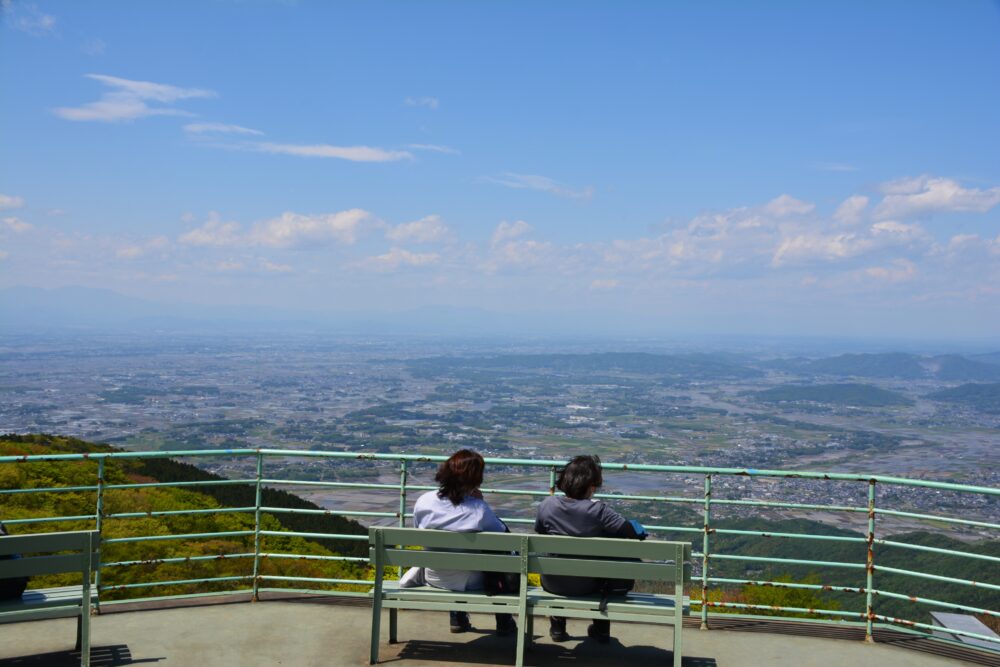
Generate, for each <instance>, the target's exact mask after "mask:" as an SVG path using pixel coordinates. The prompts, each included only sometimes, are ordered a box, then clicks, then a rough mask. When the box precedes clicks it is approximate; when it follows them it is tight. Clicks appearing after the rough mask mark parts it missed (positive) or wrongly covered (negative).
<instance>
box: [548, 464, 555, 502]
mask: <svg viewBox="0 0 1000 667" xmlns="http://www.w3.org/2000/svg"><path fill="white" fill-rule="evenodd" d="M549 495H550V496H554V495H556V467H555V466H552V467H551V468H549Z"/></svg>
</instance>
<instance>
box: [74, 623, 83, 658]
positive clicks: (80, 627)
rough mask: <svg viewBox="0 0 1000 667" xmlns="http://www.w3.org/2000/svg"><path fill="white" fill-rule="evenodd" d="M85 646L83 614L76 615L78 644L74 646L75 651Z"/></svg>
mask: <svg viewBox="0 0 1000 667" xmlns="http://www.w3.org/2000/svg"><path fill="white" fill-rule="evenodd" d="M82 648H83V615H80V616H77V617H76V646H74V647H73V650H74V651H79V650H81V649H82Z"/></svg>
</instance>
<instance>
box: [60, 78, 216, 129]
mask: <svg viewBox="0 0 1000 667" xmlns="http://www.w3.org/2000/svg"><path fill="white" fill-rule="evenodd" d="M86 76H87V77H88V78H90V79H94V80H95V81H99V82H100V83H102V84H104V85H105V86H107V87H109V88H111V89H112V90H110V91H108V92H105V93H104V94H103V95H102V96H101V98H100V99H99V100H97V101H96V102H90V103H88V104H84V105H82V106H79V107H58V108H56V109H53V113H55V114H56V115H57V116H59V117H60V118H64V119H66V120H74V121H100V122H105V123H113V122H119V121H129V120H135V119H136V118H144V117H146V116H190V115H192V114H190V113H189V112H187V111H183V110H181V109H176V108H174V107H171V106H150V105H149V104H147V102H159V103H162V104H166V105H169V104H172V103H174V102H178V101H180V100H186V99H191V98H199V97H215V95H216V94H215V92H213V91H211V90H203V89H200V88H178V87H177V86H171V85H167V84H163V83H153V82H151V81H133V80H131V79H122V78H119V77H115V76H107V75H105V74H87V75H86Z"/></svg>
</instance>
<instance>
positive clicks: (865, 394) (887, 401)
mask: <svg viewBox="0 0 1000 667" xmlns="http://www.w3.org/2000/svg"><path fill="white" fill-rule="evenodd" d="M755 396H756V398H757V400H760V401H764V402H767V403H782V402H786V403H797V402H803V401H808V402H812V403H828V404H831V405H850V406H857V407H866V408H881V407H887V406H892V405H912V404H913V401H911V400H910V399H908V398H906V397H905V396H903V395H902V394H898V393H896V392H894V391H887V390H885V389H879V388H878V387H873V386H871V385H868V384H856V383H845V384H812V385H798V384H784V385H781V386H779V387H773V388H771V389H767V390H765V391H759V392H757V393H756V394H755Z"/></svg>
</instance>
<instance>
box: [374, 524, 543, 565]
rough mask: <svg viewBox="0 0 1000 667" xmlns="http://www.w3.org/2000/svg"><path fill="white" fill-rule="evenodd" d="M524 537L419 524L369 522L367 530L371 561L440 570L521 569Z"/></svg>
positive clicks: (525, 547)
mask: <svg viewBox="0 0 1000 667" xmlns="http://www.w3.org/2000/svg"><path fill="white" fill-rule="evenodd" d="M527 538H528V536H527V535H515V534H513V533H456V532H453V531H449V530H425V529H420V528H384V527H379V526H372V527H371V528H370V529H369V530H368V543H369V547H370V550H371V563H372V565H381V566H390V565H392V566H395V565H398V566H402V567H429V568H431V569H441V570H480V571H484V572H486V571H488V572H520V571H521V570H522V568H523V563H522V562H521V560H522V559H521V555H520V554H521V553H526V552H527V547H528V540H527ZM440 549H448V550H449V551H440Z"/></svg>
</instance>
